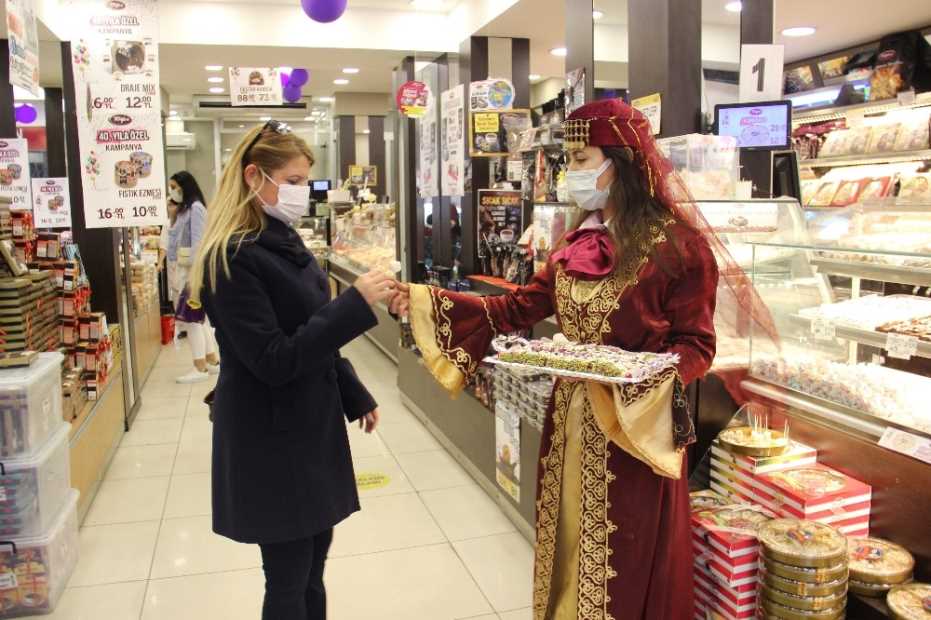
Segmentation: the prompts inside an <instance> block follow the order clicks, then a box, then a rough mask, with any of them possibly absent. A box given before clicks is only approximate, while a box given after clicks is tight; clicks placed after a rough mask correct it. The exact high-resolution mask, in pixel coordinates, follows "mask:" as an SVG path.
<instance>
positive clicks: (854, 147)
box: [847, 127, 872, 155]
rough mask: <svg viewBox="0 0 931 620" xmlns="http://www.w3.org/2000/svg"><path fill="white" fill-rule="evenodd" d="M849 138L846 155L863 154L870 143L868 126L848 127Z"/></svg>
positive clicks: (870, 130) (870, 131)
mask: <svg viewBox="0 0 931 620" xmlns="http://www.w3.org/2000/svg"><path fill="white" fill-rule="evenodd" d="M848 131H850V138H849V142H847V155H863V154H865V153H866V149H867V148H868V147H869V145H870V135H871V133H872V129H871V128H870V127H857V128H856V129H850V130H848Z"/></svg>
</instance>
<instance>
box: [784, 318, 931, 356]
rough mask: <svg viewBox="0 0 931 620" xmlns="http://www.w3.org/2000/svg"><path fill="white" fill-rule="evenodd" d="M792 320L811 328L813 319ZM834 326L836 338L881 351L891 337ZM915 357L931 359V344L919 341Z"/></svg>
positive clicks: (839, 324)
mask: <svg viewBox="0 0 931 620" xmlns="http://www.w3.org/2000/svg"><path fill="white" fill-rule="evenodd" d="M792 320H793V321H796V322H798V323H799V324H801V325H803V326H805V327H806V328H810V327H811V319H809V318H807V317H804V316H800V315H798V314H794V315H792ZM833 325H834V335H835V337H836V338H840V339H842V340H852V341H854V342H858V343H860V344H865V345H868V346H871V347H877V348H879V349H882V348H884V347H885V346H886V340H887V339H888V337H889V334H888V333H886V332H878V331H875V330H871V329H861V328H858V327H853V326H851V325H844V324H843V323H834V324H833ZM915 355H917V356H918V357H924V358H927V359H931V342H925V341H924V340H919V341H918V351H917V352H916V354H915Z"/></svg>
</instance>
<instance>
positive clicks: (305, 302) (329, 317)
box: [191, 121, 395, 620]
mask: <svg viewBox="0 0 931 620" xmlns="http://www.w3.org/2000/svg"><path fill="white" fill-rule="evenodd" d="M312 165H313V156H312V155H311V152H310V149H309V148H308V147H307V145H306V143H305V142H304V141H303V140H302V139H301V138H299V137H297V136H295V135H294V134H292V133H291V132H290V130H289V129H288V128H287V126H286V125H283V124H279V123H277V122H275V121H271V122H269V123H267V124H266V125H265V126H264V127H257V128H255V129H253V130H252V131H250V132H249V133H248V134H247V135H246V137H245V138H244V139H243V141H242V143H240V145H239V146H238V147H237V149H236V151H235V152H234V154H233V157H232V158H231V160H230V162H229V163H228V164H227V167H226V170H225V171H224V175H223V178H222V180H221V183H220V187H219V189H218V192H217V197H216V199H215V200H214V206H213V208H212V209H211V210H210V214H209V219H208V224H207V231H206V233H205V235H204V239H203V241H202V243H201V249H200V251H199V253H198V257H197V259H196V260H195V263H194V269H192V272H191V299H192V303H193V304H195V305H196V304H199V303H202V304H203V306H204V309H205V310H206V312H207V314H208V316H209V317H210V321H211V323H212V324H213V325H214V326H215V328H216V337H217V342H218V343H219V345H220V351H221V353H222V357H221V359H222V368H221V372H220V377H219V380H218V382H217V388H216V394H215V400H214V404H213V416H214V429H213V529H214V531H215V532H216V533H218V534H220V535H222V536H226V537H228V538H231V539H233V540H236V541H239V542H244V543H257V544H259V546H260V547H261V550H262V561H263V566H264V570H265V577H266V589H265V602H264V606H263V612H262V618H263V620H311V619H312V620H318V619H321V620H322V619H323V618H325V617H326V593H325V590H324V586H323V567H324V562H325V559H326V554H327V550H328V549H329V546H330V542H331V540H332V533H333V527H334V526H335V525H336V524H337V523H339V522H340V521H342V520H344V519H345V518H346V517H348V516H349V515H351V514H352V513H353V512H356V511H357V510H359V498H358V495H357V492H356V484H355V476H354V474H353V468H352V457H351V454H350V451H349V439H348V436H347V430H346V421H345V419H344V418H346V419H348V420H349V421H360V424H361V425H362V426H363V427H364V428H365V429H366V430H367V432H372V431H373V430H374V428H375V426H376V425H377V423H378V412H377V409H376V404H375V401H374V400H373V399H372V397H371V395H370V394H369V393H368V391H367V390H366V389H365V387H364V386H363V385H362V383H361V382H360V381H359V379H358V377H357V376H356V373H355V371H354V370H353V368H352V365H351V364H350V363H349V361H348V360H346V359H345V358H343V357H341V356H340V353H339V349H340V347H342V346H343V345H345V344H347V343H349V342H350V341H352V340H353V339H355V338H357V337H358V336H360V335H362V334H363V333H364V332H365V331H366V330H368V329H370V328H372V327H374V326H375V324H376V322H377V320H376V318H375V315H374V314H373V313H372V310H371V307H370V306H371V305H372V304H374V303H376V302H379V301H386V300H390V299H391V298H392V297H393V295H394V291H395V282H394V280H393V279H392V278H390V277H389V276H387V275H386V274H382V273H375V272H372V273H369V274H366V275H364V276H362V277H361V278H359V280H358V281H357V282H356V285H355V286H354V287H353V288H350V289H349V290H347V291H346V292H345V293H343V294H342V295H340V296H338V297H336V298H335V299H331V298H330V288H329V283H328V280H327V276H326V274H325V273H324V272H323V270H321V268H320V266H319V265H318V264H317V262H316V260H315V259H314V257H313V256H312V255H311V254H310V252H309V251H308V250H307V249H306V248H305V247H304V244H303V242H302V241H301V239H300V237H299V236H298V234H297V232H296V231H295V230H294V229H293V227H292V226H291V223H292V222H295V221H297V220H298V219H299V218H300V216H301V215H302V214H303V213H304V212H305V210H306V208H307V205H308V204H309V186H308V185H307V181H308V177H309V175H310V168H311V166H312Z"/></svg>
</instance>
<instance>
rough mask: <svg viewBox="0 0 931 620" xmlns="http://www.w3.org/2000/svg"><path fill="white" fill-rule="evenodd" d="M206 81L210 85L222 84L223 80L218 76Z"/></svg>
mask: <svg viewBox="0 0 931 620" xmlns="http://www.w3.org/2000/svg"><path fill="white" fill-rule="evenodd" d="M207 81H208V82H210V83H211V84H222V83H223V78H221V77H220V76H216V77H209V78H207Z"/></svg>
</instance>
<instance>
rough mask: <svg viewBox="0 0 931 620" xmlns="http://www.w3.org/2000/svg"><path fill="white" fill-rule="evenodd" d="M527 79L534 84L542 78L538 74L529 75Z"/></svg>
mask: <svg viewBox="0 0 931 620" xmlns="http://www.w3.org/2000/svg"><path fill="white" fill-rule="evenodd" d="M527 77H528V78H529V79H530V81H531V82H536V81H537V80H539V79H540V78H541V77H542V76H541V75H540V74H539V73H531V74H530V75H528V76H527Z"/></svg>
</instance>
